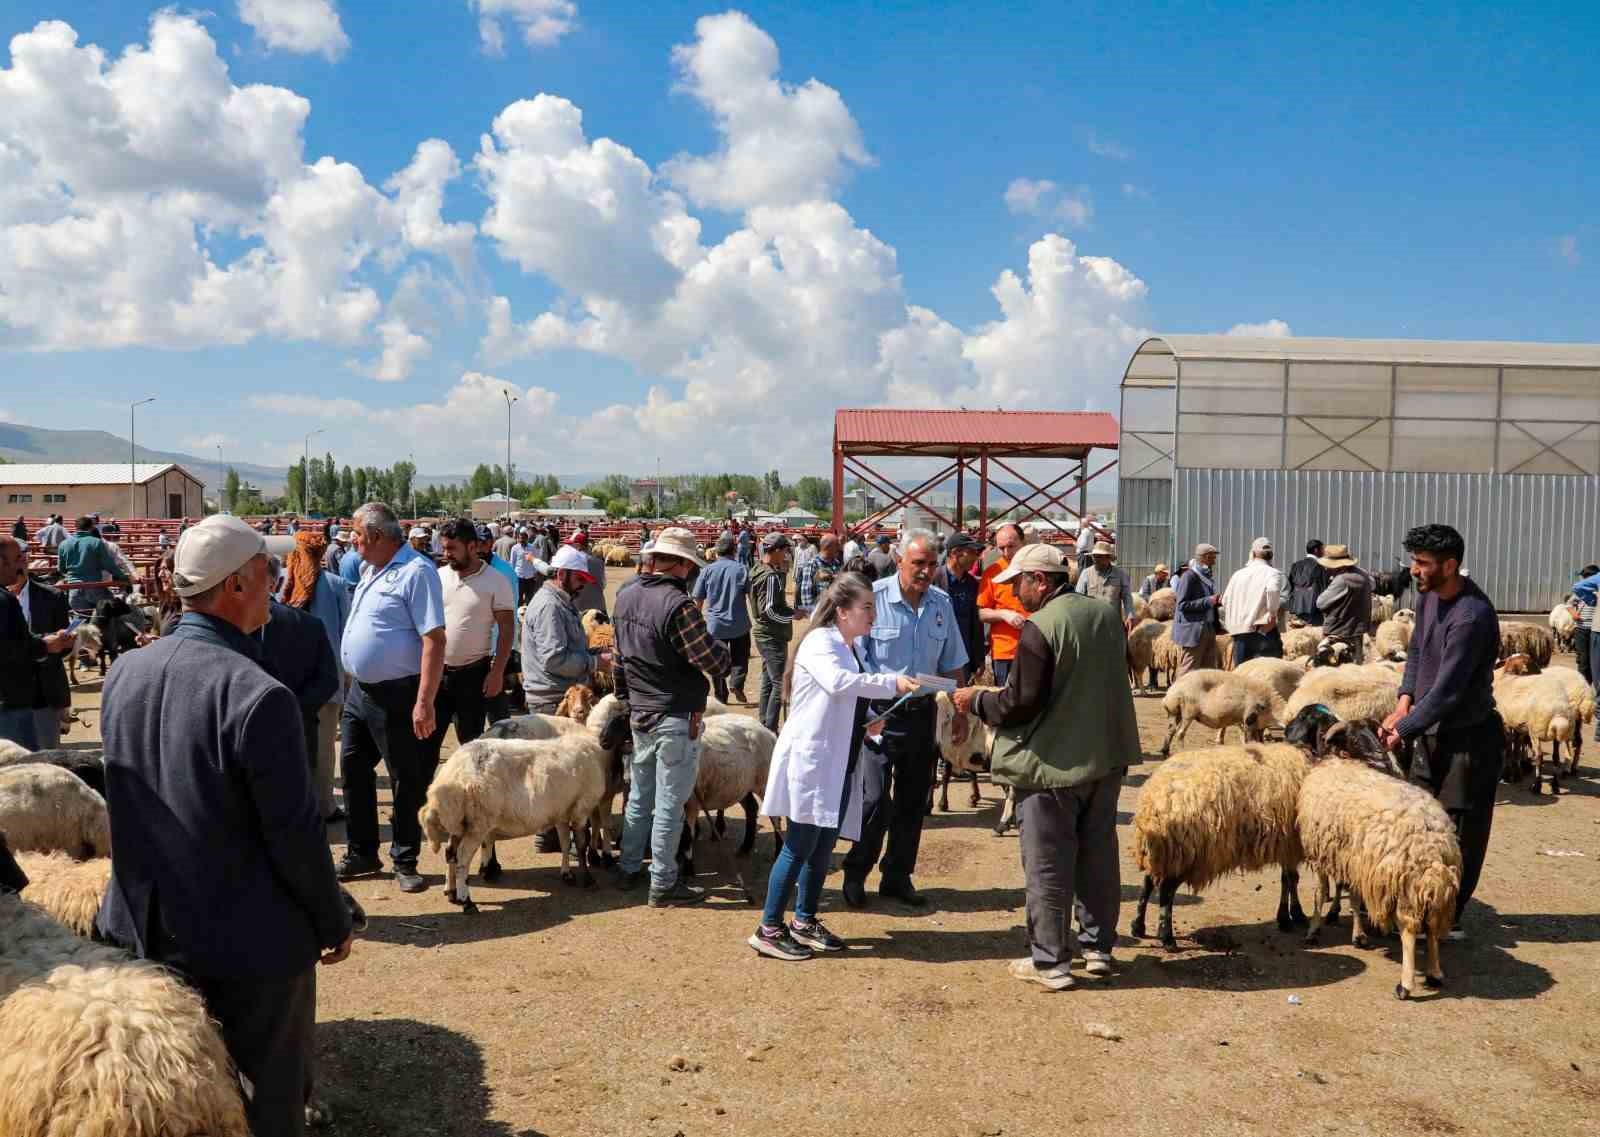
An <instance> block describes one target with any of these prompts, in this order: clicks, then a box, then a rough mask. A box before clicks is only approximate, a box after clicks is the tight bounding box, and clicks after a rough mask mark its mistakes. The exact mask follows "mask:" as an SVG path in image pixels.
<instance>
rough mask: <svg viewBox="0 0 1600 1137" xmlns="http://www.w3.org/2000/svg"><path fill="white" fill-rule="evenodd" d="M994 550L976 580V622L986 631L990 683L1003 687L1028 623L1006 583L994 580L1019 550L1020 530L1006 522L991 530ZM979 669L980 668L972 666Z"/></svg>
mask: <svg viewBox="0 0 1600 1137" xmlns="http://www.w3.org/2000/svg"><path fill="white" fill-rule="evenodd" d="M994 544H995V548H996V549H998V550H999V552H1000V555H999V557H997V558H996V559H995V561H994V563H993V564H991V565H990V566H989V567H988V568H986V569H984V570H983V576H982V577H980V578H979V580H978V619H980V620H982V621H983V623H984V625H985V626H986V627H987V628H988V629H989V657H990V659H991V660H993V662H994V681H995V683H996V685H998V686H1001V687H1004V686H1005V685H1006V680H1007V679H1008V678H1009V677H1010V674H1011V661H1012V660H1013V659H1015V658H1016V657H1017V636H1018V635H1019V634H1020V632H1021V630H1022V625H1023V624H1024V623H1025V622H1026V621H1027V619H1028V611H1027V609H1026V608H1024V607H1023V606H1022V601H1021V600H1019V599H1017V594H1016V592H1015V590H1013V589H1012V587H1011V585H1010V584H1009V583H1002V582H1001V581H999V580H998V578H999V576H1000V574H1001V573H1003V572H1005V571H1006V569H1007V567H1009V566H1010V564H1011V558H1012V557H1014V556H1015V555H1016V554H1017V550H1019V549H1021V548H1022V530H1021V529H1019V528H1017V526H1015V525H1013V524H1012V523H1011V522H1009V521H1008V522H1006V523H1005V524H1004V525H1002V526H1000V528H999V529H997V530H995V535H994ZM973 667H975V668H980V667H981V665H979V664H976V663H975V664H973Z"/></svg>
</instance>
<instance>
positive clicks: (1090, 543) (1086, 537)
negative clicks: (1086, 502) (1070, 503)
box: [1076, 513, 1099, 573]
mask: <svg viewBox="0 0 1600 1137" xmlns="http://www.w3.org/2000/svg"><path fill="white" fill-rule="evenodd" d="M1098 539H1099V538H1098V535H1097V534H1096V532H1095V526H1094V514H1092V513H1085V514H1084V515H1083V520H1082V521H1081V522H1080V523H1079V525H1078V537H1077V542H1076V548H1077V552H1078V571H1079V572H1080V573H1081V572H1082V571H1083V570H1084V569H1086V568H1088V567H1089V562H1090V561H1091V560H1092V559H1093V557H1094V543H1095V541H1096V540H1098Z"/></svg>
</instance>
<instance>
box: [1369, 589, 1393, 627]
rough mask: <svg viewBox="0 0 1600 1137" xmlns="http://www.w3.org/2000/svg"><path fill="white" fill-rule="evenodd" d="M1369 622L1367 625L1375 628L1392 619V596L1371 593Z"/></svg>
mask: <svg viewBox="0 0 1600 1137" xmlns="http://www.w3.org/2000/svg"><path fill="white" fill-rule="evenodd" d="M1370 619H1371V622H1370V623H1369V624H1368V625H1367V626H1368V627H1370V628H1376V627H1378V626H1379V625H1381V624H1383V623H1385V622H1386V621H1388V620H1392V619H1394V597H1393V596H1380V595H1378V594H1377V593H1376V592H1374V593H1373V594H1372V612H1371V617H1370Z"/></svg>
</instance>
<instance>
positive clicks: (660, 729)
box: [622, 717, 700, 892]
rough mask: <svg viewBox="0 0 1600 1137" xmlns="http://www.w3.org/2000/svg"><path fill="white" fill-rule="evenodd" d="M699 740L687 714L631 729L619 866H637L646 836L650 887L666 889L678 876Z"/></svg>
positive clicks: (629, 868)
mask: <svg viewBox="0 0 1600 1137" xmlns="http://www.w3.org/2000/svg"><path fill="white" fill-rule="evenodd" d="M699 771H700V744H699V743H698V742H696V741H694V740H692V739H690V737H689V720H688V719H687V718H682V717H672V718H664V719H662V720H661V723H660V725H659V726H657V727H656V728H655V729H654V730H651V731H643V730H635V731H634V732H633V785H632V788H631V789H630V790H629V791H628V808H627V811H626V812H625V813H624V814H623V817H622V871H623V872H638V871H639V867H640V866H641V865H642V864H643V863H644V846H645V838H646V837H648V838H649V840H650V890H651V891H652V892H665V891H666V890H667V889H669V888H671V887H672V886H673V885H674V884H675V883H676V882H677V879H678V860H677V857H678V839H679V838H680V837H681V836H682V835H683V806H684V803H685V802H687V801H688V800H689V795H690V794H692V793H694V779H695V775H696V774H698V773H699Z"/></svg>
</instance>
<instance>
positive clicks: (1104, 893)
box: [954, 545, 1139, 991]
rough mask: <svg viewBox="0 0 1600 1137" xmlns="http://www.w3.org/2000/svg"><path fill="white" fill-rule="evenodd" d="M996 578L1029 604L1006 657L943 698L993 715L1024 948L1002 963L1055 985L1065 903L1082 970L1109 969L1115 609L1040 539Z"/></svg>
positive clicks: (1118, 645) (1126, 715)
mask: <svg viewBox="0 0 1600 1137" xmlns="http://www.w3.org/2000/svg"><path fill="white" fill-rule="evenodd" d="M996 579H997V580H1001V581H1011V582H1013V584H1014V586H1015V588H1016V590H1017V598H1018V599H1019V600H1021V601H1022V605H1023V607H1025V608H1027V609H1028V611H1029V612H1030V613H1032V615H1031V616H1030V617H1029V618H1028V622H1027V623H1026V624H1024V625H1023V626H1022V632H1021V635H1020V636H1019V638H1018V641H1017V658H1016V662H1015V663H1014V664H1013V665H1012V668H1011V675H1010V677H1009V678H1008V680H1007V684H1006V687H1005V689H1004V690H1001V691H979V690H977V689H976V688H971V687H967V688H963V689H962V690H959V691H957V692H956V693H955V696H954V701H955V705H956V709H957V710H960V711H967V710H971V712H972V713H974V714H976V715H977V716H978V717H979V718H981V719H982V720H983V721H984V722H986V723H988V724H990V725H991V726H993V727H995V741H994V750H993V754H992V760H993V771H994V775H993V776H994V780H995V781H996V782H998V783H1000V784H1002V785H1009V786H1011V787H1012V788H1013V789H1014V790H1015V792H1016V806H1017V819H1018V821H1020V822H1021V826H1022V836H1021V845H1022V873H1023V876H1024V878H1025V880H1026V883H1027V909H1028V945H1029V948H1030V949H1031V951H1030V957H1029V958H1027V959H1019V960H1015V961H1013V962H1012V964H1011V974H1012V975H1013V976H1014V977H1016V978H1018V979H1025V980H1028V981H1030V982H1035V983H1040V984H1042V985H1044V986H1045V987H1048V988H1050V989H1051V990H1055V991H1060V990H1063V989H1065V988H1067V987H1070V986H1072V973H1071V971H1070V970H1069V968H1070V966H1071V963H1072V943H1071V939H1070V934H1069V931H1070V929H1069V921H1070V920H1071V919H1072V915H1073V911H1074V908H1076V911H1077V915H1078V925H1079V929H1080V931H1079V935H1078V942H1079V945H1080V947H1081V948H1082V951H1083V959H1084V967H1085V970H1086V971H1087V973H1088V974H1090V975H1093V976H1104V975H1109V974H1110V972H1111V948H1112V945H1113V944H1115V943H1116V939H1117V910H1118V907H1119V905H1120V902H1121V899H1122V872H1121V866H1120V862H1119V860H1118V853H1117V795H1118V793H1119V792H1120V791H1121V789H1122V774H1123V771H1124V770H1125V769H1126V768H1127V766H1128V765H1129V764H1130V763H1132V762H1133V761H1135V760H1136V759H1137V758H1138V756H1139V728H1138V724H1137V723H1136V722H1135V720H1134V714H1133V694H1132V691H1131V690H1130V689H1129V687H1128V680H1127V676H1126V674H1125V672H1126V667H1125V665H1124V658H1125V656H1126V652H1127V634H1126V632H1125V631H1124V630H1123V624H1122V619H1121V613H1119V612H1118V611H1116V610H1115V609H1114V608H1112V607H1111V606H1110V605H1109V604H1106V603H1105V602H1104V601H1101V600H1096V599H1092V598H1090V597H1087V596H1080V595H1078V594H1077V593H1075V592H1073V591H1072V589H1071V587H1070V585H1069V584H1068V570H1067V565H1066V564H1065V563H1064V562H1063V560H1062V558H1061V553H1060V551H1059V550H1057V549H1055V548H1053V547H1052V546H1049V545H1028V546H1026V547H1025V548H1023V549H1021V550H1019V551H1018V553H1017V555H1016V556H1015V557H1013V558H1012V559H1011V564H1010V566H1009V567H1008V568H1007V569H1006V571H1005V572H1004V573H1002V574H1001V575H1000V576H999V577H997V578H996ZM1074 893H1076V894H1077V897H1076V903H1075V902H1074Z"/></svg>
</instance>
